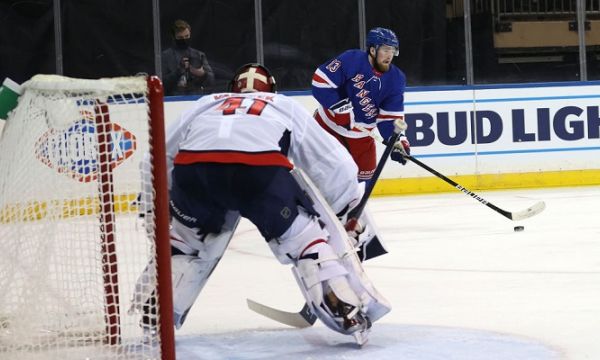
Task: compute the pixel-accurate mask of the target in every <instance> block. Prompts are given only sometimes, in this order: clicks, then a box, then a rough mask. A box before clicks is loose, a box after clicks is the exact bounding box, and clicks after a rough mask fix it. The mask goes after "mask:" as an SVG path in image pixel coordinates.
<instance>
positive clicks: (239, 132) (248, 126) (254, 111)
mask: <svg viewBox="0 0 600 360" xmlns="http://www.w3.org/2000/svg"><path fill="white" fill-rule="evenodd" d="M199 162H211V163H236V164H246V165H252V166H282V167H287V168H290V169H291V168H292V167H293V166H298V167H300V168H301V169H302V170H304V171H305V172H306V173H307V174H308V175H309V176H310V178H311V179H312V180H313V182H314V183H315V184H318V187H319V190H320V191H321V192H322V193H323V196H325V198H326V199H327V201H328V202H329V204H330V205H331V207H332V208H333V209H334V210H335V211H336V212H339V211H341V210H342V209H343V208H344V207H345V206H346V205H348V204H349V203H350V202H352V201H354V200H355V199H358V198H360V196H361V195H362V191H364V190H363V189H362V187H360V186H359V184H358V183H357V181H356V173H357V172H358V169H357V167H356V165H355V163H354V161H353V160H352V158H351V157H350V155H349V154H348V152H347V151H346V149H345V148H343V147H342V146H341V145H340V144H339V142H338V141H337V140H335V139H334V138H333V137H332V136H330V135H329V134H327V133H326V132H325V131H324V130H323V129H322V128H321V127H320V126H319V125H318V124H317V123H316V122H315V121H314V119H313V118H312V116H311V115H310V114H309V113H308V112H307V111H306V110H305V109H304V108H303V107H302V105H300V104H299V103H297V102H295V101H294V100H292V99H290V98H288V97H286V96H284V95H279V94H274V93H266V92H253V93H241V94H240V93H218V94H212V95H207V96H204V97H202V98H200V99H199V100H198V101H197V102H196V103H195V104H194V106H192V107H191V108H190V109H189V110H187V111H185V112H184V113H182V115H181V117H180V118H179V119H178V120H177V121H175V122H173V123H172V124H170V126H169V128H168V129H167V167H168V170H169V179H170V172H171V171H172V169H173V166H174V164H178V165H186V164H193V163H199Z"/></svg>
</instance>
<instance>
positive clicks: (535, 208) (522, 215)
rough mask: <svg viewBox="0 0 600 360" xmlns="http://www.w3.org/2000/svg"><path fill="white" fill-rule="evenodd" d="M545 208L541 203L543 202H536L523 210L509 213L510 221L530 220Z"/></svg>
mask: <svg viewBox="0 0 600 360" xmlns="http://www.w3.org/2000/svg"><path fill="white" fill-rule="evenodd" d="M545 208H546V203H545V202H543V201H540V202H537V203H535V204H533V205H532V206H530V207H528V208H527V209H525V210H521V211H517V212H513V213H511V220H513V221H519V220H523V219H527V218H530V217H532V216H535V215H537V214H539V213H541V212H542V211H544V209H545Z"/></svg>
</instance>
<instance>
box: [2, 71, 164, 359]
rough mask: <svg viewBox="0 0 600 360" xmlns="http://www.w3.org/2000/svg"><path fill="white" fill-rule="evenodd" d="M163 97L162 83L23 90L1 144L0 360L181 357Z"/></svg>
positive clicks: (39, 83) (49, 78)
mask: <svg viewBox="0 0 600 360" xmlns="http://www.w3.org/2000/svg"><path fill="white" fill-rule="evenodd" d="M162 98H163V94H162V86H161V84H160V80H158V79H157V78H155V77H150V78H146V77H128V78H114V79H99V80H82V79H71V78H66V77H61V76H56V75H37V76H35V77H33V78H32V79H31V80H30V81H28V82H26V83H25V84H23V94H22V95H21V97H20V98H19V104H18V106H17V108H16V109H15V110H14V111H13V112H12V113H11V114H10V116H9V118H8V120H7V121H6V123H5V125H4V128H3V130H2V135H1V138H0V358H2V359H61V360H67V359H171V358H173V357H174V350H173V325H172V298H171V278H170V254H169V244H168V208H167V204H166V201H167V197H166V190H167V185H166V171H165V158H164V120H163V102H162ZM142 163H144V164H149V166H140V165H141V164H142ZM142 179H144V180H143V181H142ZM142 188H144V189H146V190H147V191H148V194H149V196H143V197H141V199H140V198H138V194H139V193H140V192H141V190H142ZM140 209H144V210H143V213H144V215H145V219H144V220H145V221H144V224H143V225H142V223H141V222H140V219H141V218H140V215H139V213H140ZM146 266H149V267H153V269H152V271H150V273H151V274H155V275H156V276H154V275H153V276H149V277H148V276H146V277H144V278H145V279H147V282H146V283H141V284H138V285H137V289H138V291H141V293H140V292H138V293H137V295H138V296H136V297H134V296H132V295H133V293H134V288H135V287H136V281H137V279H138V277H139V276H140V274H141V273H142V272H143V271H144V269H145V268H146ZM140 299H143V300H140ZM136 301H144V304H136V303H135V302H136ZM144 307H145V309H146V311H147V313H148V314H150V315H149V316H150V317H151V319H150V320H151V321H150V323H151V324H152V325H155V326H153V327H145V328H143V327H141V326H140V325H141V318H142V315H141V314H140V311H135V309H138V310H139V309H141V308H144Z"/></svg>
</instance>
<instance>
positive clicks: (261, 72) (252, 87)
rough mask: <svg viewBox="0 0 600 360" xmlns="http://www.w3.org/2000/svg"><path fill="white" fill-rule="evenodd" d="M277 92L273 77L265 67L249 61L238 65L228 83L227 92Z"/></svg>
mask: <svg viewBox="0 0 600 360" xmlns="http://www.w3.org/2000/svg"><path fill="white" fill-rule="evenodd" d="M255 91H265V92H272V93H274V92H277V85H276V84H275V78H274V77H273V75H271V72H270V71H269V69H267V68H266V67H264V66H262V65H260V64H257V63H250V64H246V65H244V66H242V67H240V68H239V69H238V70H237V71H236V72H235V75H234V77H233V79H232V80H231V83H230V84H229V92H234V93H246V92H255Z"/></svg>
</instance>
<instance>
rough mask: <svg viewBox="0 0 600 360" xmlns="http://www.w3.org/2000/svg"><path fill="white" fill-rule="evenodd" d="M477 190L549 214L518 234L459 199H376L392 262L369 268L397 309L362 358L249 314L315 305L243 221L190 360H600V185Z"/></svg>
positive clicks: (501, 202) (182, 333) (180, 350)
mask: <svg viewBox="0 0 600 360" xmlns="http://www.w3.org/2000/svg"><path fill="white" fill-rule="evenodd" d="M476 192H477V193H478V194H479V195H481V196H483V197H484V198H485V199H486V200H488V201H490V202H492V203H493V204H494V205H496V206H499V207H501V208H503V209H506V210H509V211H518V210H522V209H525V208H527V207H528V206H530V205H532V204H534V203H535V202H537V201H539V200H543V201H545V202H546V206H547V207H546V210H545V211H544V212H542V213H541V214H539V215H537V216H534V217H532V218H530V219H527V220H524V221H520V222H513V221H510V220H508V219H506V218H504V217H503V216H501V215H500V214H498V213H496V212H495V211H493V210H491V209H489V208H488V207H486V206H484V205H482V204H480V203H478V202H477V201H475V200H473V199H471V198H469V197H468V196H465V195H464V194H462V193H459V192H455V193H444V194H432V195H420V196H402V197H377V198H373V199H372V200H371V201H370V205H369V206H370V209H371V211H372V213H373V214H374V217H375V219H376V221H377V223H378V225H379V228H380V231H381V233H382V236H383V237H384V239H385V242H386V245H387V248H388V250H389V254H387V255H384V256H381V257H379V258H376V259H373V260H370V261H368V262H366V263H365V264H364V266H365V269H366V271H367V273H368V274H369V276H370V278H371V279H372V280H373V282H374V283H375V286H376V287H377V288H378V290H379V291H380V292H381V293H382V294H383V295H384V296H386V297H387V299H388V300H389V301H390V302H391V304H392V306H393V310H392V311H391V312H390V313H389V314H388V315H387V316H385V317H384V318H382V319H381V321H379V322H377V323H375V324H374V325H373V327H372V331H371V334H370V340H369V342H368V343H367V344H366V345H365V346H363V347H362V348H359V347H358V346H356V345H355V344H354V341H353V339H352V337H350V336H343V335H339V334H337V333H334V332H332V331H330V330H329V329H327V328H326V327H325V326H324V325H322V324H321V323H320V322H319V321H317V323H316V324H315V325H314V326H313V327H310V328H305V329H294V328H290V327H288V326H286V325H282V324H279V323H277V322H274V321H273V320H270V319H267V318H264V317H262V316H261V315H258V314H256V313H254V312H252V311H250V310H249V309H248V308H247V306H246V299H247V298H250V299H253V300H255V301H258V302H260V303H263V304H266V305H269V306H272V307H276V308H279V309H281V310H286V311H298V310H300V309H301V307H302V305H303V303H304V301H303V298H302V295H301V294H300V290H299V289H298V288H297V285H296V283H295V280H294V279H293V276H292V274H291V272H290V270H289V269H288V268H287V267H285V266H283V265H280V264H279V263H278V262H277V260H275V258H274V257H273V256H272V255H271V252H270V250H269V248H268V246H267V245H266V243H264V241H263V240H262V239H261V238H260V236H259V234H258V232H257V230H256V229H255V228H254V227H253V225H252V224H250V223H249V222H246V221H243V222H242V223H241V224H240V227H239V228H238V230H237V233H236V235H235V237H234V238H233V240H232V243H231V244H230V247H229V249H228V250H227V252H226V253H225V257H224V258H223V260H222V261H221V263H220V265H219V267H218V268H217V269H216V270H215V272H214V274H213V276H212V277H211V279H210V280H209V282H208V284H207V286H206V287H205V289H204V291H203V292H202V294H201V295H200V298H199V300H198V301H197V302H196V304H195V305H194V307H193V308H192V311H191V313H190V315H189V317H188V319H187V322H186V323H185V324H184V326H183V328H182V329H181V330H179V331H178V332H177V333H176V337H177V338H176V339H177V345H176V346H177V356H178V358H179V359H319V360H321V359H377V360H383V359H419V360H433V359H436V360H437V359H442V360H451V359H461V360H463V359H464V360H466V359H486V360H488V359H506V360H509V359H510V360H515V359H524V360H534V359H572V360H583V359H590V360H591V359H600V341H599V339H600V220H599V217H598V210H597V209H598V206H599V201H598V200H599V199H600V187H578V188H552V189H524V190H516V191H476ZM517 225H522V226H524V227H525V230H524V231H523V232H515V231H514V230H513V228H514V226H517Z"/></svg>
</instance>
